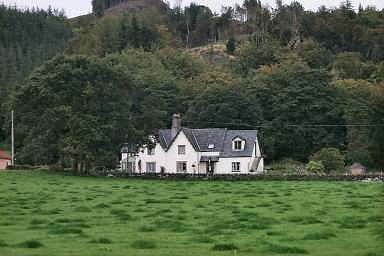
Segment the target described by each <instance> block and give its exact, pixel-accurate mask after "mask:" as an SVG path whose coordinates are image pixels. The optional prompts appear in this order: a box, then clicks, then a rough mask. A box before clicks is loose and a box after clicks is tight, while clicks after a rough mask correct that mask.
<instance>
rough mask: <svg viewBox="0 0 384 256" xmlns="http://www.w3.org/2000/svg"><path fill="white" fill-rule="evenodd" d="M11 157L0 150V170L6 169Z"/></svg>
mask: <svg viewBox="0 0 384 256" xmlns="http://www.w3.org/2000/svg"><path fill="white" fill-rule="evenodd" d="M11 160H12V158H11V156H10V155H9V154H7V153H6V152H4V151H2V150H0V170H5V169H7V167H8V166H10V165H11Z"/></svg>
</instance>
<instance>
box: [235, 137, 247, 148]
mask: <svg viewBox="0 0 384 256" xmlns="http://www.w3.org/2000/svg"><path fill="white" fill-rule="evenodd" d="M244 149H245V140H244V139H243V138H241V137H239V136H236V137H235V138H233V139H232V151H244Z"/></svg>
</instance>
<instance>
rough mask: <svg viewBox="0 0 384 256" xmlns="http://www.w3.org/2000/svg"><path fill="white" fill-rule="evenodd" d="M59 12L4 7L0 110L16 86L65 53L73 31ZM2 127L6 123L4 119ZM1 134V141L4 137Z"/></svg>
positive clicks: (0, 16)
mask: <svg viewBox="0 0 384 256" xmlns="http://www.w3.org/2000/svg"><path fill="white" fill-rule="evenodd" d="M65 21H66V18H65V17H64V14H63V13H62V12H59V11H57V10H51V9H49V10H47V11H45V10H36V9H33V10H25V11H20V10H18V9H16V8H15V7H11V8H10V7H6V6H3V5H0V110H1V113H2V114H3V113H4V108H1V105H2V104H3V103H4V102H5V101H6V97H7V96H8V95H9V93H10V91H11V90H12V89H13V88H14V87H15V85H16V84H17V83H19V82H21V81H22V80H23V79H25V77H26V76H27V75H28V74H29V72H30V71H32V69H33V68H35V67H37V66H39V65H41V64H42V63H43V62H44V61H45V60H48V59H50V58H52V57H53V56H54V55H56V54H57V53H60V52H62V51H63V50H64V48H65V46H66V44H67V41H68V39H69V38H70V37H71V36H72V30H71V28H70V27H69V25H68V24H66V22H65ZM0 125H1V126H2V121H1V120H0ZM3 135H4V134H2V133H1V132H0V139H1V138H3Z"/></svg>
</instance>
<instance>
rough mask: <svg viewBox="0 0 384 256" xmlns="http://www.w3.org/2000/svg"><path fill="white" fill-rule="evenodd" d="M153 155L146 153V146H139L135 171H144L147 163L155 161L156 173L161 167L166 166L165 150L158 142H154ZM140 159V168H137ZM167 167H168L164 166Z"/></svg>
mask: <svg viewBox="0 0 384 256" xmlns="http://www.w3.org/2000/svg"><path fill="white" fill-rule="evenodd" d="M154 150H155V154H154V155H148V148H141V149H140V152H139V155H138V157H137V158H136V173H146V171H147V163H150V162H155V163H156V173H160V172H161V167H164V168H166V159H165V156H166V155H165V151H164V149H163V148H162V147H161V146H160V144H159V143H157V144H156V146H155V148H154ZM140 160H141V170H140V169H139V161H140ZM166 169H168V168H166Z"/></svg>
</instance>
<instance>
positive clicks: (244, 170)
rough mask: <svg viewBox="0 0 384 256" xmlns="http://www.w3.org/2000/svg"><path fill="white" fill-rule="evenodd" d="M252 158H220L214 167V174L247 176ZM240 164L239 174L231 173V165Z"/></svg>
mask: <svg viewBox="0 0 384 256" xmlns="http://www.w3.org/2000/svg"><path fill="white" fill-rule="evenodd" d="M253 159H254V158H252V157H236V158H220V160H219V162H218V163H217V165H216V170H215V173H216V174H249V168H250V167H251V164H252V160H253ZM233 162H240V172H232V163H233Z"/></svg>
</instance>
